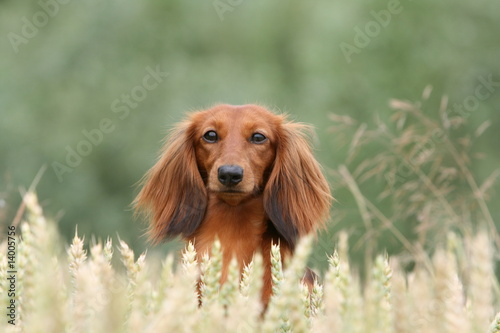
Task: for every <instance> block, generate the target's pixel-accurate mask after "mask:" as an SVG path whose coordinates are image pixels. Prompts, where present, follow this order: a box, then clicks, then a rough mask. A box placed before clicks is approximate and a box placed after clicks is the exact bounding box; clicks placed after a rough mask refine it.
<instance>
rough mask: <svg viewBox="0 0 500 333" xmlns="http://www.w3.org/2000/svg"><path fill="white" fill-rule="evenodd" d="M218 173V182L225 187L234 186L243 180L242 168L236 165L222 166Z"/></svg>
mask: <svg viewBox="0 0 500 333" xmlns="http://www.w3.org/2000/svg"><path fill="white" fill-rule="evenodd" d="M218 172H219V175H218V176H219V181H220V182H221V183H222V184H223V185H226V186H232V185H236V184H238V183H239V182H241V181H242V180H243V168H242V167H240V166H238V165H223V166H221V167H220V168H219V170H218Z"/></svg>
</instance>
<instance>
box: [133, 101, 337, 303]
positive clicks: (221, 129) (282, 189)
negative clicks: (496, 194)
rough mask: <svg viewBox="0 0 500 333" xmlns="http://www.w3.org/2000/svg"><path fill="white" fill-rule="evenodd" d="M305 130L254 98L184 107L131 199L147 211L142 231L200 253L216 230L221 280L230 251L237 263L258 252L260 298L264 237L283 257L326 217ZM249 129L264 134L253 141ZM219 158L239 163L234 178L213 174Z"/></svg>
mask: <svg viewBox="0 0 500 333" xmlns="http://www.w3.org/2000/svg"><path fill="white" fill-rule="evenodd" d="M308 129H309V127H308V126H306V125H303V124H298V123H293V122H289V121H287V120H286V117H285V116H284V115H277V114H274V113H272V112H270V111H268V110H267V109H265V108H263V107H261V106H257V105H242V106H233V105H217V106H215V107H213V108H211V109H208V110H205V111H199V112H194V113H192V114H190V115H189V117H188V119H187V120H186V121H184V122H182V123H180V124H179V125H178V126H177V127H176V128H175V129H174V130H173V131H172V133H171V135H170V136H169V139H168V141H167V142H166V144H165V146H164V148H163V150H162V153H161V156H160V158H159V160H158V162H157V163H156V164H155V165H154V166H153V167H152V168H151V169H150V170H149V172H148V173H147V174H146V175H145V176H144V179H143V187H142V190H141V191H140V193H139V195H138V196H137V198H136V200H135V204H136V208H137V209H138V210H139V211H143V212H146V213H147V214H148V215H149V217H150V220H151V223H150V229H149V235H150V238H151V239H152V240H153V241H154V242H159V241H162V240H164V239H168V238H172V237H175V236H181V237H182V238H183V239H185V240H186V241H192V242H193V243H194V244H195V248H196V251H197V253H198V255H199V256H200V257H201V256H202V255H203V254H204V253H206V252H207V251H208V252H209V251H210V248H211V245H212V243H213V241H214V239H215V238H216V237H218V238H219V240H220V242H221V246H222V250H223V268H222V278H221V282H222V283H223V282H224V280H225V279H226V275H227V268H228V264H229V262H230V260H231V258H232V257H235V258H236V259H237V261H238V263H239V264H240V268H243V267H244V265H246V264H248V263H249V262H250V261H251V260H252V257H253V255H254V253H256V252H261V253H262V255H263V258H264V266H265V270H264V285H263V291H262V299H263V303H264V304H267V302H268V301H269V297H270V296H271V293H272V282H271V266H270V265H271V263H270V249H271V244H272V243H273V244H278V243H279V244H280V246H281V254H282V258H284V259H286V258H287V257H289V256H290V255H292V254H293V250H294V247H295V245H296V242H297V239H298V237H300V236H302V235H305V234H308V233H311V232H315V231H316V229H318V228H319V227H322V226H323V225H324V222H325V220H326V218H327V217H328V212H329V208H330V203H331V199H332V198H331V195H330V190H329V188H328V184H327V182H326V180H325V178H324V176H323V174H322V172H321V169H320V166H319V165H318V163H317V162H316V160H315V159H314V157H313V155H312V152H311V148H310V146H309V144H308V141H307V138H306V135H305V133H304V132H305V131H307V130H308ZM208 131H215V132H216V133H217V141H216V142H207V140H205V139H204V135H205V134H206V133H207V132H208ZM255 133H259V134H262V135H264V136H265V137H266V138H267V139H266V140H265V141H263V142H259V143H256V142H255V140H254V141H252V138H253V134H255ZM260 138H262V137H260ZM227 165H231V166H239V167H241V169H243V177H242V179H241V181H240V182H238V183H237V184H232V185H231V186H226V185H224V184H223V183H222V181H220V180H219V177H220V175H219V174H218V173H219V172H220V171H219V167H221V166H227Z"/></svg>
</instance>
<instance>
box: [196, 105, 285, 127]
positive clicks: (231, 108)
mask: <svg viewBox="0 0 500 333" xmlns="http://www.w3.org/2000/svg"><path fill="white" fill-rule="evenodd" d="M203 115H204V117H203V118H204V122H205V124H207V125H208V126H215V127H217V128H223V127H228V126H229V127H246V128H254V127H262V126H264V127H269V126H274V125H276V122H278V121H279V117H278V116H277V115H275V114H273V113H272V112H270V111H268V110H267V109H265V108H263V107H261V106H258V105H252V104H249V105H227V104H223V105H218V106H215V107H213V108H211V109H208V110H206V111H203Z"/></svg>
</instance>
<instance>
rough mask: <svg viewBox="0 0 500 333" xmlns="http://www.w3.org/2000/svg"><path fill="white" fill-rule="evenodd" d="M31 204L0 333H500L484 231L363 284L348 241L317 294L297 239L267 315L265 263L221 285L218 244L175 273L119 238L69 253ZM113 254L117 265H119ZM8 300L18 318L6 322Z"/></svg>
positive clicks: (377, 269) (277, 264)
mask: <svg viewBox="0 0 500 333" xmlns="http://www.w3.org/2000/svg"><path fill="white" fill-rule="evenodd" d="M24 202H25V204H26V207H27V213H26V217H25V219H24V220H25V221H24V222H23V223H22V224H21V225H20V226H19V228H18V229H19V230H18V231H20V232H21V233H22V237H18V236H16V237H15V239H16V245H15V248H16V250H15V252H16V253H15V264H14V269H15V271H16V273H15V278H16V280H15V286H14V289H15V296H14V295H12V294H10V293H9V289H10V290H11V291H12V287H13V286H12V285H11V284H10V282H11V281H10V280H9V279H8V278H9V277H11V276H12V275H11V273H9V272H10V271H11V270H12V268H13V267H8V263H9V258H8V255H6V254H8V253H9V252H7V251H4V250H5V249H7V240H5V241H4V242H3V244H2V255H1V258H0V263H1V267H0V289H1V295H2V299H1V302H2V309H3V311H4V313H5V312H6V311H7V316H6V315H5V314H4V316H3V320H2V322H1V324H0V327H1V328H0V331H2V332H134V333H135V332H397V333H405V332H425V333H432V332H436V333H437V332H439V333H443V332H500V315H497V316H496V317H495V311H497V310H498V303H497V299H498V297H497V296H498V284H497V282H496V279H495V275H494V270H493V262H494V258H493V255H494V254H493V246H492V242H491V240H490V239H489V237H488V235H487V233H486V232H478V233H477V234H476V235H474V236H473V237H470V238H462V237H459V236H457V235H456V234H450V235H449V236H448V242H447V245H446V246H445V247H444V248H439V249H437V250H436V251H435V252H434V253H433V255H432V256H428V255H427V254H426V253H424V252H422V253H421V258H423V259H421V260H417V264H416V266H415V268H414V269H413V270H412V271H411V272H405V271H404V270H403V269H402V268H401V267H400V265H399V264H398V262H399V258H397V257H395V258H391V257H388V256H387V255H379V256H377V257H376V259H375V260H374V262H373V264H372V269H371V273H370V275H369V277H368V278H367V279H366V280H365V281H363V282H362V281H361V279H360V278H359V276H358V275H357V274H355V273H353V271H352V270H351V269H350V265H349V258H348V254H347V253H348V251H347V248H346V247H347V245H346V244H347V242H346V236H345V235H344V234H342V235H341V236H340V237H339V242H338V243H337V250H336V251H335V252H334V253H332V254H331V255H330V256H329V258H328V261H329V268H328V271H327V272H326V274H325V276H324V277H323V278H321V280H320V281H318V282H317V283H316V284H315V286H314V288H313V290H312V292H311V293H310V294H309V291H308V289H307V288H306V287H305V286H303V285H302V284H301V282H300V278H301V276H302V272H303V270H304V267H305V265H306V261H307V258H308V255H309V252H310V249H311V245H312V243H313V239H311V238H305V239H303V240H302V241H301V242H300V244H299V246H298V248H297V252H296V255H295V256H294V257H293V259H292V261H291V262H289V263H287V265H286V269H285V270H282V268H281V259H280V257H279V249H278V247H274V248H273V249H272V253H271V254H270V255H271V256H272V263H273V282H274V295H273V297H272V299H271V302H270V304H269V307H268V309H267V311H265V312H264V313H263V311H262V307H261V303H260V291H259V290H260V286H261V274H262V257H261V256H260V255H257V256H256V257H255V258H254V260H253V262H252V263H251V264H250V265H248V266H247V267H245V269H244V271H243V274H242V275H241V279H240V274H239V268H238V267H237V266H236V264H235V263H234V264H233V265H231V268H230V271H229V277H228V280H227V282H226V283H225V284H224V285H222V286H220V285H219V283H218V280H219V277H220V271H221V249H220V244H219V243H218V242H215V243H214V245H213V247H212V253H211V255H210V256H208V255H205V256H204V258H203V260H202V262H201V263H198V262H197V261H196V259H195V258H196V253H195V251H194V247H193V246H192V245H191V244H189V245H187V246H186V248H185V249H184V251H183V252H182V256H181V257H182V259H181V262H180V263H179V264H178V265H174V257H173V256H171V255H170V256H168V257H166V258H165V259H164V260H163V261H162V263H161V265H158V262H155V258H148V257H147V256H146V254H144V253H143V254H141V255H140V256H139V257H138V258H137V259H136V258H135V255H134V253H133V251H132V250H131V249H130V248H129V247H128V246H127V244H126V243H125V242H123V241H119V242H118V243H119V244H113V243H112V241H111V240H110V239H108V240H107V241H105V242H93V244H89V245H88V246H89V250H88V251H87V250H86V249H85V248H86V244H85V237H83V236H79V235H77V234H76V235H75V237H74V239H73V241H72V243H71V244H70V245H65V244H63V243H62V241H61V239H60V236H59V235H58V234H57V232H56V226H55V223H53V222H51V221H48V220H47V219H46V218H45V217H44V215H43V212H42V209H41V208H40V206H39V205H38V203H37V197H36V195H35V194H34V193H27V194H26V195H25V197H24ZM10 254H12V253H10ZM113 256H118V257H119V258H120V261H121V264H119V265H116V264H114V263H112V258H113ZM10 259H12V258H10ZM156 261H157V260H156ZM158 266H161V267H160V268H156V267H158ZM174 266H176V268H174ZM198 281H201V287H200V288H199V295H198V294H197V290H198V289H197V287H196V286H197V283H198ZM9 295H10V296H12V297H10V296H9ZM198 298H200V300H201V306H199V300H198ZM11 299H13V300H14V302H15V318H14V319H13V320H14V321H13V322H11V323H9V320H10V318H9V317H8V314H9V309H8V307H9V305H10V304H11ZM6 309H7V310H6ZM12 323H14V325H13V324H12Z"/></svg>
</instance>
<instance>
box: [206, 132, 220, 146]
mask: <svg viewBox="0 0 500 333" xmlns="http://www.w3.org/2000/svg"><path fill="white" fill-rule="evenodd" d="M203 139H204V140H205V141H206V142H208V143H215V142H217V140H218V139H219V136H218V135H217V132H216V131H208V132H207V133H205V134H203Z"/></svg>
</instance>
